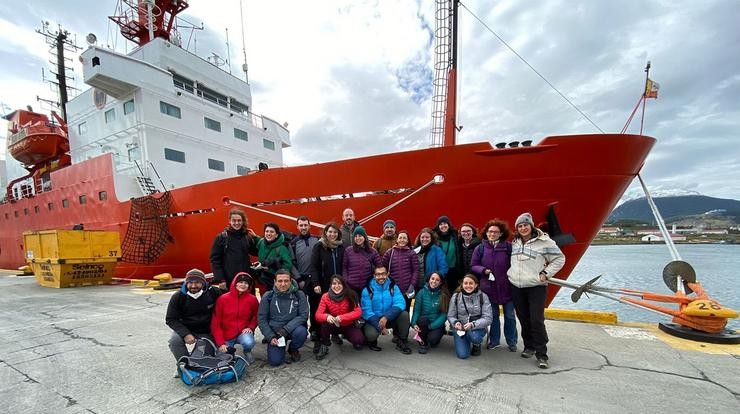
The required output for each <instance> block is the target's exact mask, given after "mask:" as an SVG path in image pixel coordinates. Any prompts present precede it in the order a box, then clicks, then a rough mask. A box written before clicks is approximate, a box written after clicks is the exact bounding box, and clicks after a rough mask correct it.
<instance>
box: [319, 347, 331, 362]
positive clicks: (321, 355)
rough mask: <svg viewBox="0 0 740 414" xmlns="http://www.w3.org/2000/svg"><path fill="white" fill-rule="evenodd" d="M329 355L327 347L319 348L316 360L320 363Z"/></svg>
mask: <svg viewBox="0 0 740 414" xmlns="http://www.w3.org/2000/svg"><path fill="white" fill-rule="evenodd" d="M327 355H329V347H328V346H326V345H321V346H319V352H318V353H317V354H316V360H317V361H321V360H322V359H324V358H326V356H327Z"/></svg>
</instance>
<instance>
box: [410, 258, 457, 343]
mask: <svg viewBox="0 0 740 414" xmlns="http://www.w3.org/2000/svg"><path fill="white" fill-rule="evenodd" d="M449 305H450V294H449V292H448V291H447V286H445V285H443V280H442V276H441V275H440V274H439V273H437V272H432V274H431V275H429V281H428V282H427V284H426V285H425V286H424V289H422V290H421V291H420V292H419V294H418V295H416V301H414V317H413V318H412V319H411V326H412V327H413V328H414V331H416V333H417V334H418V339H417V340H418V341H419V353H420V354H426V353H427V352H428V351H429V347H432V348H434V347H436V346H437V345H439V342H440V341H441V340H442V336H444V334H445V320H446V319H447V309H448V308H449Z"/></svg>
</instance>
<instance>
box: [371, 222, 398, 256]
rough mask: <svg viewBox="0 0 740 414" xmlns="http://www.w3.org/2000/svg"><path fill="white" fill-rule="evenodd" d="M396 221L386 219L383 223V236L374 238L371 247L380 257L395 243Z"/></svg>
mask: <svg viewBox="0 0 740 414" xmlns="http://www.w3.org/2000/svg"><path fill="white" fill-rule="evenodd" d="M396 237H397V235H396V222H395V221H393V220H386V221H385V222H384V223H383V236H381V237H380V238H379V239H377V240H375V243H374V244H373V248H374V249H375V250H377V251H378V254H379V255H380V257H383V255H384V254H385V252H387V251H388V250H389V249H390V248H391V247H393V246H394V245H395V244H396Z"/></svg>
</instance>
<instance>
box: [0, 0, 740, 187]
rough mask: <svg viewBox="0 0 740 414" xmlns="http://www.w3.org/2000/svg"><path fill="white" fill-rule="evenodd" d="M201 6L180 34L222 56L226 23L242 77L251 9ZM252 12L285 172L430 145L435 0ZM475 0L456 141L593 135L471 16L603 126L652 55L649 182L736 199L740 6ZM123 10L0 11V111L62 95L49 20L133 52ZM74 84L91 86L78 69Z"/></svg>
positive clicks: (260, 76)
mask: <svg viewBox="0 0 740 414" xmlns="http://www.w3.org/2000/svg"><path fill="white" fill-rule="evenodd" d="M31 3H33V4H31ZM190 3H191V7H190V8H189V9H188V10H187V11H186V13H184V15H183V16H184V18H185V19H186V20H187V21H189V22H191V23H194V24H196V25H197V26H200V24H201V22H203V24H204V26H205V30H202V31H200V30H198V31H195V32H193V33H192V34H191V31H190V30H186V29H184V30H183V38H184V40H185V42H186V43H187V42H189V45H190V50H191V51H193V50H195V51H196V52H197V54H199V55H200V56H203V57H205V56H208V55H210V54H211V53H217V54H218V55H220V56H222V57H226V56H227V48H226V45H225V32H226V29H227V28H228V32H229V40H230V42H231V58H232V59H231V60H232V67H233V70H234V72H237V71H239V67H240V66H241V63H242V40H241V22H240V18H239V5H240V2H239V1H238V0H220V1H218V2H212V1H205V0H192V1H191V2H190ZM214 4H219V5H220V6H219V7H218V8H217V7H214V6H213V5H214ZM243 4H244V26H245V37H246V51H247V60H248V63H249V78H250V84H251V87H252V95H253V108H254V110H255V112H257V113H261V114H264V115H267V116H269V117H271V118H273V119H275V120H278V121H280V122H288V123H289V128H290V130H291V133H292V142H293V147H292V148H290V149H288V150H286V152H285V160H286V163H287V164H289V165H295V164H302V163H312V162H320V161H326V160H331V159H336V158H347V157H354V156H360V155H367V154H376V153H383V152H392V151H397V150H402V149H410V148H422V147H424V146H427V145H428V141H429V132H428V131H429V126H430V101H431V79H432V50H433V49H432V46H433V45H432V36H433V28H434V2H433V1H432V0H421V1H416V2H413V1H409V0H383V1H358V0H347V1H343V0H342V1H340V0H336V1H333V0H327V1H318V2H307V1H298V0H295V1H258V0H244V3H243ZM463 5H464V6H465V7H464V8H462V7H461V10H460V35H461V50H460V76H461V79H460V86H459V93H460V101H459V106H460V111H459V124H460V125H462V126H463V129H462V131H461V133H460V134H459V136H458V141H459V142H475V141H491V142H499V141H510V140H521V139H522V138H529V139H535V141H538V140H539V139H541V138H542V137H545V136H548V135H557V134H567V133H593V132H597V131H596V129H595V128H594V127H593V126H592V125H591V124H590V123H588V121H586V120H585V119H584V118H583V117H582V116H581V115H580V114H578V113H577V112H576V111H575V110H574V109H573V108H571V107H570V106H569V105H568V104H567V103H566V102H565V101H564V100H563V99H562V98H561V97H560V96H558V95H557V94H556V93H555V92H554V91H553V90H552V89H550V88H549V86H547V84H545V82H543V81H542V80H541V79H540V78H539V77H538V76H537V75H536V74H535V73H534V72H532V71H531V70H530V69H529V68H528V67H527V66H526V65H525V64H524V63H523V62H522V61H521V60H519V59H518V58H517V57H516V56H515V55H514V54H513V53H512V52H510V51H509V50H508V49H507V48H506V47H505V46H504V45H503V44H502V43H501V42H500V41H499V40H497V39H496V38H495V37H494V35H493V34H491V32H489V31H488V29H486V27H484V26H483V25H482V24H481V23H480V22H478V21H477V20H476V18H475V17H474V16H473V14H474V15H475V16H478V18H480V19H481V20H482V21H483V22H485V24H486V25H487V26H488V27H490V28H491V29H492V30H493V31H494V32H496V33H497V34H498V35H499V36H501V37H502V38H503V39H504V40H506V41H507V42H508V43H509V44H510V45H511V46H512V47H513V48H514V49H516V50H517V52H518V53H519V54H520V55H522V56H523V57H524V58H525V59H527V61H528V62H529V63H530V64H531V65H532V66H534V67H535V68H536V69H537V70H538V71H539V72H540V73H542V74H543V75H544V76H545V77H546V78H547V79H548V80H549V81H550V82H551V83H552V84H554V85H555V86H556V87H557V88H558V89H559V90H560V91H561V92H562V93H563V94H565V95H566V96H567V97H568V98H569V99H570V100H571V101H572V102H573V103H575V104H576V105H577V106H578V107H579V108H580V109H581V110H582V111H583V112H584V113H586V114H587V115H588V116H589V117H590V118H591V119H592V120H593V121H594V122H595V123H596V124H597V125H598V126H599V127H600V128H602V129H603V130H605V131H613V132H618V131H619V130H620V129H621V128H622V126H623V124H624V122H625V120H626V118H627V116H628V115H629V113H630V112H631V110H632V108H633V106H634V105H635V103H636V102H637V99H638V98H639V95H640V93H641V91H642V87H643V84H644V72H643V68H644V66H645V63H646V62H647V61H648V60H651V61H652V65H653V68H652V72H651V78H653V79H654V80H656V81H657V82H659V83H660V88H661V89H660V96H659V99H657V100H650V101H649V103H648V106H647V116H646V126H645V133H646V134H647V135H651V136H654V137H656V138H658V143H657V145H656V147H655V148H654V149H653V152H652V153H651V155H650V157H649V158H648V162H647V163H646V165H645V168H644V170H643V176H644V178H645V179H646V181H647V183H648V186H649V187H650V188H651V189H653V190H656V191H657V190H684V191H696V192H699V193H702V194H706V195H711V196H715V197H722V198H735V199H740V161H739V160H740V59H739V58H738V56H740V30H739V29H737V22H738V21H740V2H738V1H736V0H725V1H701V2H697V1H647V0H640V1H637V0H625V1H619V2H615V1H607V0H583V1H576V0H570V1H565V0H562V1H556V0H552V1H521V0H520V1H513V0H512V1H490V0H486V1H483V0H466V1H464V2H463ZM466 8H467V9H469V10H470V12H469V11H468V10H466ZM114 11H115V1H79V0H67V1H65V2H58V1H51V0H37V1H34V2H2V4H0V34H2V38H3V42H0V53H1V54H2V59H0V104H2V105H7V107H9V108H18V107H23V106H25V105H26V104H32V105H34V107H38V106H39V104H38V103H37V102H36V96H37V95H40V96H42V97H52V96H53V94H52V93H51V92H50V91H49V88H48V86H45V85H43V84H42V83H41V82H40V78H41V71H42V67H46V66H47V59H48V55H47V47H46V46H45V45H44V43H43V40H42V39H41V37H40V36H38V35H36V34H35V33H34V30H36V29H38V28H39V27H40V22H41V21H42V20H45V21H49V22H51V25H52V27H56V25H57V24H62V25H63V26H64V27H65V28H66V29H68V30H69V31H71V32H72V33H76V34H77V38H78V43H79V44H80V45H84V44H85V42H84V36H85V34H87V33H89V32H93V33H95V34H96V35H97V37H98V39H99V44H104V45H105V44H109V45H111V46H115V47H116V48H117V49H119V50H126V48H128V49H129V50H130V49H131V45H130V44H129V45H126V44H125V42H124V41H123V40H122V39H121V38H120V36H118V37H116V36H115V33H116V32H115V30H114V27H113V26H112V24H109V23H108V20H107V19H106V18H105V17H106V16H108V15H112V14H113V13H114ZM471 12H472V13H473V14H471ZM47 75H48V72H47ZM76 77H77V79H78V87H80V88H84V85H82V84H81V83H80V82H79V79H80V78H81V74H80V73H79V72H78V73H77V75H76ZM4 111H5V109H3V112H4ZM636 128H639V126H637V125H634V126H633V128H632V129H631V132H635V131H636ZM4 129H5V128H4V126H3V131H4ZM3 148H4V146H3Z"/></svg>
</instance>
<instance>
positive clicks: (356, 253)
mask: <svg viewBox="0 0 740 414" xmlns="http://www.w3.org/2000/svg"><path fill="white" fill-rule="evenodd" d="M382 265H383V262H382V260H381V259H380V256H378V252H377V251H375V249H373V248H372V247H370V242H368V240H367V233H365V229H364V228H363V227H362V226H358V227H355V230H354V232H353V234H352V244H351V245H349V247H347V248H346V249H344V257H343V258H342V276H344V280H346V281H347V286H349V287H350V288H351V289H352V290H354V291H355V293H357V294H358V296H359V295H360V294H361V292H362V288H363V287H365V283H366V282H367V280H368V278H369V277H370V276H371V275H372V274H373V269H375V268H376V267H380V266H382Z"/></svg>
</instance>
